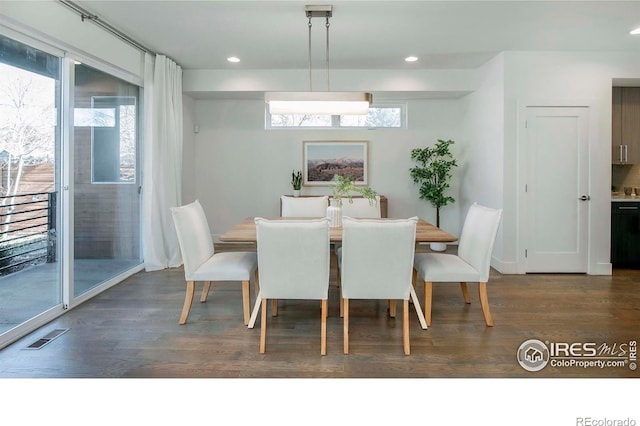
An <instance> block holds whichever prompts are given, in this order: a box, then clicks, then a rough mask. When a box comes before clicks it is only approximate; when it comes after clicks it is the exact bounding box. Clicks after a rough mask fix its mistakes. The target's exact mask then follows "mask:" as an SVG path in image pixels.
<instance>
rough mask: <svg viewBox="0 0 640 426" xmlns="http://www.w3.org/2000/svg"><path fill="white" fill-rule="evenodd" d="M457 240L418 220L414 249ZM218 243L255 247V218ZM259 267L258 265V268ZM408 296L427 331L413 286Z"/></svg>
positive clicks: (336, 233) (337, 234)
mask: <svg viewBox="0 0 640 426" xmlns="http://www.w3.org/2000/svg"><path fill="white" fill-rule="evenodd" d="M265 219H270V220H296V219H297V220H301V219H309V218H294V217H265ZM375 220H393V219H388V218H384V219H375ZM457 240H458V239H457V238H456V237H455V236H453V235H451V234H449V233H448V232H446V231H444V230H442V229H440V228H439V227H437V226H435V225H433V224H431V223H429V222H427V221H425V220H424V219H418V222H417V224H416V247H417V246H418V244H421V243H453V242H456V241H457ZM220 241H222V242H225V243H250V244H254V245H256V247H257V242H258V238H257V234H256V224H255V217H247V218H245V219H243V220H242V221H241V222H239V223H237V224H236V225H234V226H233V227H231V228H230V229H229V230H227V231H226V232H224V233H223V234H222V235H221V236H220ZM329 241H330V242H331V243H341V242H342V228H341V227H331V228H329ZM259 267H260V266H259V265H258V268H259ZM410 295H411V301H412V302H413V305H414V307H415V310H416V314H417V315H418V320H419V321H420V326H421V327H422V329H424V330H426V329H427V322H426V320H425V318H424V313H423V312H422V309H421V308H420V302H419V301H418V297H417V295H416V293H415V289H414V288H413V286H410ZM260 302H261V300H260V298H259V297H256V302H255V305H254V308H253V312H252V313H251V318H250V320H249V324H248V327H249V328H253V327H254V325H255V321H256V318H257V316H258V310H259V307H260Z"/></svg>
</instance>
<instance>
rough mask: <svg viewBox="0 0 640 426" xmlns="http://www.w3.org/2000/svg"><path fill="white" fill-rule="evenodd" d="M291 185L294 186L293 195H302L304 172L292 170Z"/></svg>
mask: <svg viewBox="0 0 640 426" xmlns="http://www.w3.org/2000/svg"><path fill="white" fill-rule="evenodd" d="M291 185H292V186H293V196H294V197H299V196H300V188H302V172H301V171H300V170H298V171H297V172H296V171H295V170H294V171H292V172H291Z"/></svg>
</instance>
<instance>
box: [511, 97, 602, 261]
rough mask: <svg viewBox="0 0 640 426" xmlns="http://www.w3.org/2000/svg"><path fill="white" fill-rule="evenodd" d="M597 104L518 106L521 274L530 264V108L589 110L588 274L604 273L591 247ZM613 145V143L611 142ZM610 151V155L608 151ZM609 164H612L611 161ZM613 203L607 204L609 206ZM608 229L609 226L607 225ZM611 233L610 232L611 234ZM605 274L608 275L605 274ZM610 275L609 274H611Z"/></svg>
mask: <svg viewBox="0 0 640 426" xmlns="http://www.w3.org/2000/svg"><path fill="white" fill-rule="evenodd" d="M596 105H597V103H596V102H595V101H593V100H585V99H574V100H548V99H530V100H524V101H521V102H518V124H517V126H518V136H517V147H516V149H517V159H518V160H517V161H518V163H517V168H518V172H517V178H516V203H517V226H516V234H517V235H516V251H517V254H516V270H517V273H518V274H526V273H527V262H526V257H525V249H526V248H527V246H528V240H527V238H528V230H527V225H528V222H527V217H528V216H527V212H528V197H526V196H525V184H526V183H527V175H528V173H527V172H528V159H527V155H526V154H527V148H528V145H527V144H528V138H527V128H526V120H527V109H528V108H531V107H540V108H544V107H548V108H586V109H587V113H588V117H589V123H588V128H589V138H588V141H587V145H588V146H587V152H588V167H587V177H586V180H587V182H586V187H587V191H588V192H589V193H590V195H591V201H589V203H590V204H589V208H588V212H587V235H586V236H585V238H586V240H587V253H586V256H587V259H586V261H587V271H586V273H587V274H594V273H597V274H602V273H603V272H601V271H597V270H596V268H594V266H593V264H592V258H593V256H592V251H593V248H592V244H593V239H592V235H593V220H592V218H593V212H594V208H593V203H596V202H598V201H599V199H600V197H598V196H596V194H593V193H592V192H593V190H594V189H595V188H597V185H593V181H592V180H593V170H592V167H593V164H594V162H593V158H594V155H599V154H598V153H597V151H596V150H595V149H594V145H595V144H594V143H593V140H594V137H596V135H598V133H597V131H598V127H597V123H596V121H597V119H596V117H599V114H598V108H597V106H596ZM609 145H610V141H609ZM609 151H611V150H610V149H609ZM609 162H610V161H609ZM609 201H610V200H607V202H609ZM607 225H608V224H607ZM609 232H610V231H609ZM604 273H605V274H606V271H605V272H604ZM609 273H610V272H609Z"/></svg>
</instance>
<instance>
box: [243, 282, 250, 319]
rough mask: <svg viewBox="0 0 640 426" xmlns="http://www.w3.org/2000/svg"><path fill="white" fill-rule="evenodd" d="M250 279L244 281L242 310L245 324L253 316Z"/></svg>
mask: <svg viewBox="0 0 640 426" xmlns="http://www.w3.org/2000/svg"><path fill="white" fill-rule="evenodd" d="M249 284H250V283H249V281H242V312H243V314H244V325H247V324H249V317H250V316H251V296H250V291H251V290H250V289H249Z"/></svg>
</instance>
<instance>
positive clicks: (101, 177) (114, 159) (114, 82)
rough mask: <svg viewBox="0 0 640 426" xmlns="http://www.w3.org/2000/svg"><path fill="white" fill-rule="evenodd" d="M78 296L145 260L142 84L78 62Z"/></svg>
mask: <svg viewBox="0 0 640 426" xmlns="http://www.w3.org/2000/svg"><path fill="white" fill-rule="evenodd" d="M74 74H75V90H74V102H75V105H74V115H75V118H74V138H73V139H74V151H73V153H74V159H73V169H74V179H73V180H74V183H73V205H74V222H73V234H74V244H73V249H74V257H73V272H74V296H79V295H81V294H83V293H85V292H86V291H88V290H91V289H93V288H94V287H96V286H98V285H99V284H101V283H103V282H106V281H108V280H110V279H112V278H113V277H115V276H117V275H119V274H120V273H122V272H124V271H126V270H128V269H130V268H131V267H134V266H136V265H139V264H140V263H141V253H140V204H141V203H140V191H139V182H140V179H139V167H138V158H139V155H138V154H137V152H138V138H137V134H138V130H137V129H138V117H139V113H138V109H139V108H138V106H139V96H138V95H139V92H140V88H139V87H138V86H135V85H133V84H130V83H127V82H125V81H122V80H120V79H118V78H116V77H113V76H111V75H109V74H107V73H104V72H102V71H100V70H97V69H95V68H92V67H89V66H87V65H84V64H76V65H75V72H74Z"/></svg>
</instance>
